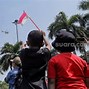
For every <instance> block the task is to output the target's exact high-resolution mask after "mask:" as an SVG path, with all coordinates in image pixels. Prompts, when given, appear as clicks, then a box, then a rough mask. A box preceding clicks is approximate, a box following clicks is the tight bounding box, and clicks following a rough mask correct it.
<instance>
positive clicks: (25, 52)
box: [19, 48, 29, 57]
mask: <svg viewBox="0 0 89 89" xmlns="http://www.w3.org/2000/svg"><path fill="white" fill-rule="evenodd" d="M28 50H29V48H25V49H22V50H21V51H20V53H19V56H20V57H22V56H24V55H25V54H27V53H28Z"/></svg>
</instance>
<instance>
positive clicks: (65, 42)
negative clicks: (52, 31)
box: [52, 30, 75, 52]
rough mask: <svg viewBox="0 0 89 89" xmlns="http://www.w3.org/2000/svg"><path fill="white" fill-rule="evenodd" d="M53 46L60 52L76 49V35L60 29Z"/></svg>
mask: <svg viewBox="0 0 89 89" xmlns="http://www.w3.org/2000/svg"><path fill="white" fill-rule="evenodd" d="M52 46H53V47H54V48H55V49H57V50H58V51H60V52H72V51H74V50H75V37H74V35H73V34H72V33H71V32H68V31H66V30H59V31H58V32H57V33H56V38H55V40H54V42H53V43H52Z"/></svg>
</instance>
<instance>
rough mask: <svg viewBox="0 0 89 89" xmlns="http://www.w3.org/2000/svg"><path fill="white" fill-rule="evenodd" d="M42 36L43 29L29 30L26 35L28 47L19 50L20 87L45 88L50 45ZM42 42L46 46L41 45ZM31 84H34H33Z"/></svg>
mask: <svg viewBox="0 0 89 89" xmlns="http://www.w3.org/2000/svg"><path fill="white" fill-rule="evenodd" d="M44 36H45V33H44V32H43V31H38V30H33V31H31V32H30V33H29V34H28V37H27V45H28V46H29V48H25V49H22V50H21V52H20V59H21V62H22V75H23V81H22V85H21V87H22V88H21V87H20V88H21V89H46V88H47V87H46V83H45V70H46V65H47V62H48V61H49V59H50V57H51V56H50V49H51V46H50V44H49V42H48V41H47V40H46V39H45V37H44ZM44 44H45V46H46V47H43V45H44ZM41 47H43V48H41ZM33 84H35V85H34V86H33ZM35 86H36V87H35Z"/></svg>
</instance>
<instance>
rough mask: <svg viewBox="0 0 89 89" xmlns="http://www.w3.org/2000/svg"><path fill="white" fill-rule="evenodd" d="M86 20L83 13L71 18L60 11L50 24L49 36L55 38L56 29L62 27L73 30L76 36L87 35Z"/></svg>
mask: <svg viewBox="0 0 89 89" xmlns="http://www.w3.org/2000/svg"><path fill="white" fill-rule="evenodd" d="M84 27H85V21H84V20H83V18H82V16H81V15H78V14H77V15H73V16H71V17H70V18H69V19H68V17H67V16H66V15H65V13H64V12H60V13H59V14H58V15H57V16H56V19H55V21H54V22H53V23H51V24H50V26H49V27H48V29H47V30H49V38H50V39H53V36H55V33H56V31H58V30H61V29H67V31H71V32H73V34H74V35H75V36H76V37H86V34H85V28H84Z"/></svg>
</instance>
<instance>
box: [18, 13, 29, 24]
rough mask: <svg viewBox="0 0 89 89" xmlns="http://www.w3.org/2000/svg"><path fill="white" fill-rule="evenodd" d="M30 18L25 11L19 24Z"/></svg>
mask: <svg viewBox="0 0 89 89" xmlns="http://www.w3.org/2000/svg"><path fill="white" fill-rule="evenodd" d="M27 20H28V15H27V13H26V12H23V13H22V15H21V16H20V18H19V20H18V24H22V25H23V24H24V23H25V22H26V21H27Z"/></svg>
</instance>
